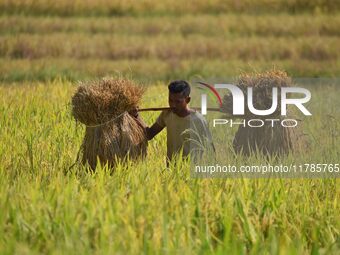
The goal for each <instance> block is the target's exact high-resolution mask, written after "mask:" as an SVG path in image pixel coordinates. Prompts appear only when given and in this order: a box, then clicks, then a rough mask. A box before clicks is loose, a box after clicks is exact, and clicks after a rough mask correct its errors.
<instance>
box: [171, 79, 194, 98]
mask: <svg viewBox="0 0 340 255" xmlns="http://www.w3.org/2000/svg"><path fill="white" fill-rule="evenodd" d="M168 88H169V92H171V93H182V95H183V96H185V97H188V96H189V95H190V91H191V89H190V85H189V83H188V82H186V81H183V80H178V81H173V82H171V83H170V84H169V86H168Z"/></svg>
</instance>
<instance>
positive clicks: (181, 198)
mask: <svg viewBox="0 0 340 255" xmlns="http://www.w3.org/2000/svg"><path fill="white" fill-rule="evenodd" d="M339 10H340V2H339V1H335V0H333V1H326V0H317V1H307V0H289V1H282V0H278V1H272V0H260V1H256V2H255V1H250V0H249V1H248V0H247V1H236V0H235V1H234V0H233V1H232V0H228V1H221V0H212V1H203V0H198V1H185V2H184V1H168V0H166V1H155V0H143V1H138V2H137V1H123V2H122V1H109V0H98V1H92V0H87V1H66V0H62V1H56V2H52V1H47V0H38V1H28V0H22V1H20V0H0V14H1V16H0V82H1V83H0V112H1V115H0V141H1V144H0V237H1V238H0V253H1V254H39V253H43V254H79V253H80V254H90V253H91V254H92V253H98V254H143V253H144V254H154V253H155V254H178V253H182V254H339V252H340V237H339V234H340V218H339V211H340V206H339V199H340V189H339V188H340V187H339V181H338V180H336V179H328V180H327V179H324V180H320V179H316V180H311V179H297V180H289V179H257V180H252V179H235V180H233V179H228V180H226V179H215V180H211V179H199V180H198V179H191V178H190V169H189V164H188V162H184V161H181V160H179V161H178V164H177V165H174V166H171V167H170V169H168V170H165V155H166V134H165V132H162V133H161V134H160V135H159V136H157V137H156V138H155V139H154V140H152V141H151V142H150V144H149V149H148V152H149V155H148V157H147V160H146V161H144V162H137V163H133V162H129V163H128V164H125V165H120V166H119V167H117V169H116V171H115V172H114V173H111V172H110V171H108V170H107V169H106V168H105V167H102V168H99V169H97V173H95V174H90V173H86V172H85V171H84V169H83V168H82V167H80V166H76V167H75V168H74V169H73V171H68V169H69V167H70V166H71V165H72V164H73V163H74V161H75V159H76V155H77V152H78V149H79V146H80V143H81V140H82V136H83V132H84V127H83V126H81V125H79V124H78V125H77V124H76V123H75V122H74V120H73V118H72V116H71V115H70V105H69V102H70V98H71V96H72V93H73V92H74V90H75V88H76V84H77V81H78V80H88V79H96V78H99V77H103V76H115V75H126V76H128V77H130V78H132V79H134V80H135V81H136V82H139V83H142V84H144V85H147V86H148V90H147V93H146V96H145V97H144V98H143V102H142V105H141V106H142V107H156V106H166V104H167V87H166V85H167V83H168V82H169V81H170V80H174V79H188V80H190V81H192V80H193V79H195V78H197V77H201V79H203V80H214V79H216V80H219V81H223V79H224V78H226V77H227V78H230V77H235V76H237V75H239V74H240V73H241V72H248V71H253V70H258V71H261V70H266V69H269V68H272V67H275V68H277V69H283V70H286V71H287V72H288V74H289V75H290V76H292V77H307V78H311V77H313V78H325V77H326V78H337V77H339V74H340V50H339V49H340V48H339V45H340V43H339V42H340V30H339V27H340V14H339ZM330 81H331V80H330ZM334 81H338V80H334ZM338 85H339V82H337V83H336V82H335V83H332V82H330V83H329V84H323V85H310V86H309V87H308V88H309V89H311V92H312V101H311V103H310V104H309V106H308V107H310V109H311V111H312V113H313V117H312V118H310V119H306V132H307V133H308V135H309V138H310V139H311V142H312V148H311V151H306V152H305V153H303V154H301V155H297V156H296V158H298V159H299V160H300V161H304V160H305V161H308V162H307V163H312V161H313V162H314V161H315V162H314V163H324V162H326V163H339V158H340V151H339V144H340V142H339V118H340V113H339V109H340V106H339V102H340V101H339V100H338V98H337V97H338V95H339V87H338ZM142 117H143V118H144V119H145V121H146V122H147V123H148V124H152V123H153V121H155V119H156V117H157V113H143V114H142ZM234 132H235V130H234V129H231V130H228V134H226V136H227V137H229V139H228V141H226V152H227V153H226V157H227V158H229V160H230V162H231V163H234V164H251V163H254V162H255V163H263V162H265V160H266V159H265V158H261V157H258V156H256V155H254V156H253V157H251V158H244V157H238V156H236V155H234V154H233V151H232V145H231V143H232V137H233V134H234ZM292 160H294V158H289V159H282V160H281V161H280V163H282V164H284V163H288V162H291V161H292ZM319 161H322V162H319Z"/></svg>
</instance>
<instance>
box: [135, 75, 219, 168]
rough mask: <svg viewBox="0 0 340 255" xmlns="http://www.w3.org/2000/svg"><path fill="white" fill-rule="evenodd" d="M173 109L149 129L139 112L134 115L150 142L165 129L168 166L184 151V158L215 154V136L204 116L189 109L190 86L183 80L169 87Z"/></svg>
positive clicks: (171, 107)
mask: <svg viewBox="0 0 340 255" xmlns="http://www.w3.org/2000/svg"><path fill="white" fill-rule="evenodd" d="M168 89H169V106H170V109H171V110H163V111H162V113H161V114H160V115H159V117H158V118H157V120H156V122H155V123H154V124H153V125H152V126H151V127H148V126H147V125H146V124H145V123H144V121H143V120H142V119H141V117H140V116H139V114H138V112H137V109H135V110H134V111H133V112H132V113H131V114H132V115H133V116H134V117H135V118H136V119H137V121H138V122H139V123H140V125H141V126H142V127H143V128H144V129H145V132H146V135H147V138H148V140H151V139H152V138H154V137H155V136H156V135H157V134H158V133H159V132H161V131H162V130H163V129H164V128H165V127H166V129H167V166H168V165H169V161H171V159H172V158H173V157H174V155H175V154H176V153H178V152H180V151H181V149H183V151H182V152H183V154H182V155H183V157H187V156H188V155H189V154H191V157H192V159H195V158H196V157H200V156H201V155H202V153H203V151H205V150H210V151H214V150H215V148H214V145H213V142H212V138H211V133H210V131H209V128H208V126H207V123H206V121H205V119H204V118H203V116H202V115H201V114H200V113H198V112H197V111H195V110H193V109H190V108H189V105H188V104H189V102H190V91H191V89H190V85H189V83H188V82H186V81H183V80H178V81H173V82H171V83H170V84H169V86H168Z"/></svg>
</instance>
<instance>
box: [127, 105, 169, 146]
mask: <svg viewBox="0 0 340 255" xmlns="http://www.w3.org/2000/svg"><path fill="white" fill-rule="evenodd" d="M130 114H131V115H132V116H133V117H134V118H135V119H136V121H137V123H138V124H139V125H140V126H141V127H142V128H144V130H145V133H146V137H147V138H148V140H151V139H152V138H154V137H155V136H156V135H157V134H158V133H159V132H161V131H162V130H163V128H164V127H162V126H160V125H159V124H158V123H157V122H155V123H154V124H153V125H152V126H151V127H148V126H147V125H146V124H145V122H144V121H143V119H142V118H141V117H140V115H139V114H138V111H137V110H136V111H132V112H130Z"/></svg>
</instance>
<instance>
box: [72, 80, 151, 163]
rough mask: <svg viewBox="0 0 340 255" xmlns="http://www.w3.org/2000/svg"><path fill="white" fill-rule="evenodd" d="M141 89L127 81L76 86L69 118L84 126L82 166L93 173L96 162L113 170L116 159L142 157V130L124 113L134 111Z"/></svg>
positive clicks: (100, 81) (144, 149) (107, 81)
mask: <svg viewBox="0 0 340 255" xmlns="http://www.w3.org/2000/svg"><path fill="white" fill-rule="evenodd" d="M143 93H144V90H143V88H142V87H140V86H137V85H136V84H134V82H132V81H131V80H127V79H122V78H119V79H102V80H99V81H94V82H89V83H84V84H80V86H79V87H78V89H77V91H76V92H75V94H74V95H73V97H72V114H73V116H74V118H75V119H76V120H77V121H80V122H81V123H83V124H85V125H86V131H85V137H84V140H83V143H82V147H81V149H82V163H83V164H86V163H88V164H89V165H90V167H91V168H92V169H95V167H96V164H97V160H99V161H100V162H101V163H102V164H106V163H108V165H109V166H110V167H114V165H115V162H116V160H117V159H126V158H127V156H129V158H131V159H136V158H138V157H140V156H145V155H146V147H147V139H146V136H145V133H144V130H143V128H142V127H140V126H139V124H138V123H137V122H136V120H135V119H134V118H133V117H132V116H131V115H130V114H129V113H128V111H130V110H132V109H134V108H135V107H137V105H138V103H139V102H140V100H141V97H142V95H143Z"/></svg>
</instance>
